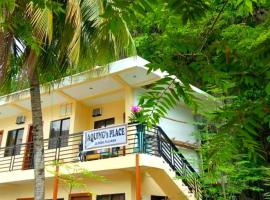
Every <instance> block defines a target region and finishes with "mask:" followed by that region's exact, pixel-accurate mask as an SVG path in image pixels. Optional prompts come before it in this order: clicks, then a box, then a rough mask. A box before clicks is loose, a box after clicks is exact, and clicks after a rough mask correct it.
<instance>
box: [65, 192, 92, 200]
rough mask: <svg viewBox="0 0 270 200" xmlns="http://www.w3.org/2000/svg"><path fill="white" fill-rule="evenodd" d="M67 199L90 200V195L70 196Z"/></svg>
mask: <svg viewBox="0 0 270 200" xmlns="http://www.w3.org/2000/svg"><path fill="white" fill-rule="evenodd" d="M69 197H70V198H69V199H70V200H92V196H91V194H88V193H79V194H71V195H70V196H69Z"/></svg>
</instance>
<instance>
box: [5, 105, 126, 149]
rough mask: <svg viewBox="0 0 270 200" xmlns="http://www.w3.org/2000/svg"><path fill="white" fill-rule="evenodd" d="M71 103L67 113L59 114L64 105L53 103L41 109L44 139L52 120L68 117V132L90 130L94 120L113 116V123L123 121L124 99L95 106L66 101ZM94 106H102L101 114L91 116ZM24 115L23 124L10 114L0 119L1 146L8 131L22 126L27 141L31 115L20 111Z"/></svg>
mask: <svg viewBox="0 0 270 200" xmlns="http://www.w3.org/2000/svg"><path fill="white" fill-rule="evenodd" d="M67 104H71V105H72V108H71V112H70V113H67V114H64V115H63V114H61V106H63V105H65V104H62V105H55V106H52V107H48V108H45V109H43V110H42V114H43V123H44V124H43V134H44V139H48V138H49V136H50V125H51V122H52V121H55V120H59V119H64V118H70V134H72V133H77V132H81V131H84V130H90V129H93V128H94V122H95V121H99V120H103V119H108V118H112V117H114V118H115V124H122V123H124V113H125V101H124V100H119V101H114V102H110V103H106V104H101V105H96V106H92V107H89V106H86V105H84V104H82V103H81V102H79V101H78V102H73V103H67ZM94 108H102V116H99V117H92V110H93V109H94ZM22 115H25V116H26V122H25V123H24V124H20V125H17V124H16V117H17V116H12V117H9V118H4V119H1V120H0V131H2V130H3V139H2V143H1V147H5V145H6V140H7V135H8V131H10V130H15V129H20V128H24V134H23V143H26V142H27V136H28V132H29V128H30V125H31V124H32V116H31V113H30V112H27V113H22Z"/></svg>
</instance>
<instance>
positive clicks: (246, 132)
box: [132, 0, 270, 199]
mask: <svg viewBox="0 0 270 200" xmlns="http://www.w3.org/2000/svg"><path fill="white" fill-rule="evenodd" d="M159 2H160V3H159V4H157V5H156V6H155V7H154V8H153V11H152V12H149V13H147V15H146V16H144V18H143V19H138V23H134V24H133V26H132V28H133V29H132V33H133V35H134V37H135V43H136V46H137V50H138V53H139V55H141V56H142V57H144V58H146V59H148V60H149V61H150V62H151V65H150V69H149V70H156V69H160V70H161V71H167V72H168V74H169V75H175V76H176V78H177V79H179V80H181V81H182V84H175V83H174V84H171V83H172V82H170V81H172V80H177V79H174V78H168V77H167V78H165V80H164V82H163V81H159V82H157V83H156V84H153V87H152V88H151V87H150V89H149V92H148V94H145V95H143V96H142V98H141V101H140V103H141V106H142V107H143V108H145V110H146V113H145V120H147V121H148V123H150V124H156V123H158V122H159V119H160V118H161V117H163V116H164V115H166V113H167V111H168V110H169V109H171V108H172V107H173V106H175V105H176V104H178V103H181V102H182V101H185V102H186V103H188V105H190V106H191V108H192V109H193V110H194V112H197V114H200V115H201V116H202V117H201V118H202V119H203V121H202V122H200V126H199V128H200V135H199V136H200V139H201V142H202V145H201V148H200V152H201V154H202V159H203V162H202V163H203V164H202V166H201V168H202V171H203V173H202V183H203V190H204V196H205V198H206V199H246V198H251V199H259V196H261V195H263V194H262V193H265V196H269V192H270V190H269V187H267V185H268V184H269V170H270V159H269V158H270V143H269V138H270V135H269V134H270V107H269V105H270V89H269V87H270V86H269V79H270V62H269V60H270V34H269V30H270V29H269V27H270V13H269V10H270V4H269V1H264V0H261V1H259V0H257V1H252V0H235V1H218V0H213V1H210V3H209V4H207V2H206V5H208V7H206V8H205V9H206V11H205V13H204V17H203V15H202V17H201V18H195V20H193V21H189V22H188V23H185V22H183V21H182V13H177V12H174V11H173V10H172V8H170V7H167V6H166V5H165V4H163V3H162V2H161V1H159ZM178 5H181V2H180V3H179V4H178ZM189 84H192V85H195V86H197V87H199V88H201V89H203V90H204V91H207V92H208V93H209V94H211V95H212V96H213V98H212V99H211V97H209V96H208V95H206V94H201V95H199V94H196V92H192V89H191V88H190V85H189ZM178 87H181V88H182V90H178V89H177V88H178ZM171 88H173V91H174V92H171V90H170V89H171ZM213 99H214V100H215V102H214V101H212V100H213ZM211 102H212V103H211ZM151 107H152V108H153V109H151ZM149 118H150V119H149Z"/></svg>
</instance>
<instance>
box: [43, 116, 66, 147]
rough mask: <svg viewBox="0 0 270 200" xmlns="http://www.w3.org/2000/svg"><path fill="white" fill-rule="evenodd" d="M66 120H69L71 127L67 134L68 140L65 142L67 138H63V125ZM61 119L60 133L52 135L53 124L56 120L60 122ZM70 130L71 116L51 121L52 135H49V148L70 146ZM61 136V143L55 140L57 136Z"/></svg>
mask: <svg viewBox="0 0 270 200" xmlns="http://www.w3.org/2000/svg"><path fill="white" fill-rule="evenodd" d="M65 120H69V127H68V134H67V141H66V143H65V140H63V139H66V138H61V137H62V132H63V130H62V127H63V121H65ZM58 121H60V128H59V135H58V136H56V137H52V124H53V123H54V122H58ZM69 131H70V117H66V118H62V119H57V120H53V121H51V122H50V135H49V142H48V149H56V148H61V147H66V146H68V137H69ZM59 137H60V143H58V142H55V138H59Z"/></svg>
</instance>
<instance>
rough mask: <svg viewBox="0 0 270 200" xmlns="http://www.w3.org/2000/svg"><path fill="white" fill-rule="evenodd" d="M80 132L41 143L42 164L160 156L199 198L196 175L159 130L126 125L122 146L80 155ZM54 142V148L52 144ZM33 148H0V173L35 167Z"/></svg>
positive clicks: (28, 146)
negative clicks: (132, 156)
mask: <svg viewBox="0 0 270 200" xmlns="http://www.w3.org/2000/svg"><path fill="white" fill-rule="evenodd" d="M82 136H83V132H80V133H75V134H69V135H68V136H65V137H57V138H52V139H45V140H44V162H45V165H51V164H52V163H54V162H55V161H61V163H72V162H84V161H90V160H97V159H106V158H112V157H119V156H125V155H128V154H134V153H143V154H150V155H153V156H158V157H162V158H163V159H164V160H165V161H166V162H167V163H168V164H169V165H170V167H171V168H172V169H173V170H174V171H175V173H176V175H177V176H179V177H180V178H181V179H182V180H183V183H184V184H185V185H186V186H187V187H188V188H189V190H190V191H191V192H194V194H195V196H196V198H197V199H201V191H200V187H199V181H198V178H199V176H198V175H197V173H196V172H195V170H194V169H193V168H192V166H191V165H190V164H189V162H188V161H187V160H186V159H185V157H184V156H183V155H182V154H181V153H179V152H178V149H177V147H176V146H175V145H174V144H173V142H172V141H171V140H170V139H169V137H168V136H167V135H166V134H165V133H164V131H163V130H162V129H161V128H160V127H154V128H151V129H147V128H145V127H144V126H143V125H141V124H129V125H128V126H127V141H128V143H127V145H126V146H124V147H113V148H104V149H101V150H95V151H90V152H87V153H83V152H82ZM52 143H54V145H51V144H52ZM33 147H34V145H33V143H32V142H30V143H24V144H20V145H15V146H12V147H4V148H0V173H1V172H7V171H15V170H28V169H33V168H34V148H33Z"/></svg>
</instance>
